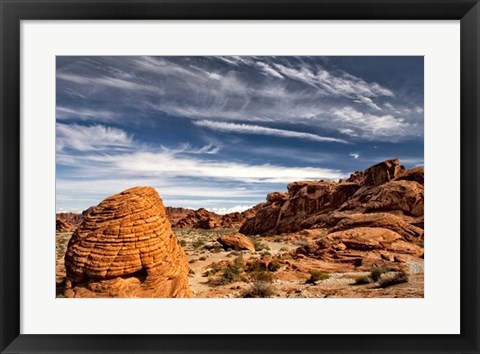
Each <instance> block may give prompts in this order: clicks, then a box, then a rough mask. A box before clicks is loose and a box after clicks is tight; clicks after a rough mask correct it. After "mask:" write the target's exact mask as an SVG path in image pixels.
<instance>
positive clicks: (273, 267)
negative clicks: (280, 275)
mask: <svg viewBox="0 0 480 354" xmlns="http://www.w3.org/2000/svg"><path fill="white" fill-rule="evenodd" d="M281 266H282V264H281V263H280V261H279V260H278V258H276V257H275V258H273V259H272V261H271V262H270V263H269V264H268V270H269V271H271V272H276V271H277V270H279V269H280V268H281Z"/></svg>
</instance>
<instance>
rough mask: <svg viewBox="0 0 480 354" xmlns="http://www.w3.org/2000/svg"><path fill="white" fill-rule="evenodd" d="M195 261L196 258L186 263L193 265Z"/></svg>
mask: <svg viewBox="0 0 480 354" xmlns="http://www.w3.org/2000/svg"><path fill="white" fill-rule="evenodd" d="M196 261H197V259H196V258H193V259H191V260H189V261H188V263H190V264H193V263H195V262H196Z"/></svg>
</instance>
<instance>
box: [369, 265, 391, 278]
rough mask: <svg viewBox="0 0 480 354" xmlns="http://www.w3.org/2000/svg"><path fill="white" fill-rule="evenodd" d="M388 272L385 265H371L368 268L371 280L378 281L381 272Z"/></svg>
mask: <svg viewBox="0 0 480 354" xmlns="http://www.w3.org/2000/svg"><path fill="white" fill-rule="evenodd" d="M385 273H388V269H387V268H385V267H372V268H371V269H370V278H371V279H372V280H373V281H379V280H380V278H381V277H382V275H383V274H385Z"/></svg>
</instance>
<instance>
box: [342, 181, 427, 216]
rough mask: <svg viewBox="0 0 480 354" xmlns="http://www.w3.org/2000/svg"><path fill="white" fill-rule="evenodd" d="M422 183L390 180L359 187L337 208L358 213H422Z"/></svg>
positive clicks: (413, 214) (420, 214)
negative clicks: (371, 185)
mask: <svg viewBox="0 0 480 354" xmlns="http://www.w3.org/2000/svg"><path fill="white" fill-rule="evenodd" d="M423 191H424V189H423V185H421V184H420V183H417V182H413V181H403V180H401V181H390V182H388V183H385V184H381V185H377V186H374V187H367V186H364V187H362V188H361V189H359V190H358V191H357V192H356V193H355V194H354V195H353V196H352V197H351V198H350V199H349V200H348V201H347V202H346V203H345V204H343V205H342V206H341V207H340V208H339V210H354V211H356V212H360V213H372V212H380V211H388V212H392V213H399V214H404V215H411V216H422V215H423V198H424V197H423Z"/></svg>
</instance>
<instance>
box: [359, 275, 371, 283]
mask: <svg viewBox="0 0 480 354" xmlns="http://www.w3.org/2000/svg"><path fill="white" fill-rule="evenodd" d="M371 282H372V278H370V277H369V276H363V277H358V278H355V284H357V285H363V284H370V283H371Z"/></svg>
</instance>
